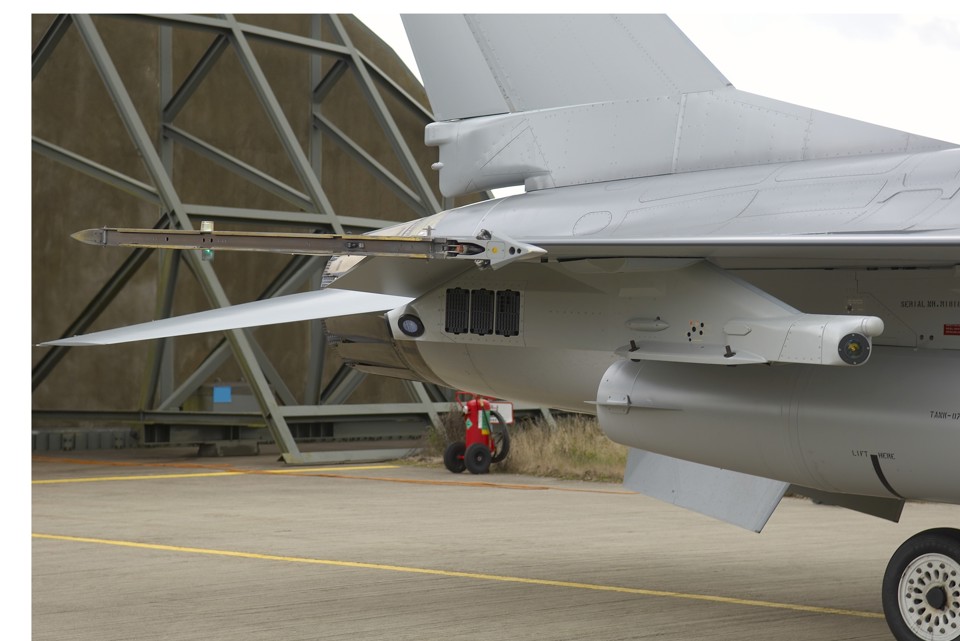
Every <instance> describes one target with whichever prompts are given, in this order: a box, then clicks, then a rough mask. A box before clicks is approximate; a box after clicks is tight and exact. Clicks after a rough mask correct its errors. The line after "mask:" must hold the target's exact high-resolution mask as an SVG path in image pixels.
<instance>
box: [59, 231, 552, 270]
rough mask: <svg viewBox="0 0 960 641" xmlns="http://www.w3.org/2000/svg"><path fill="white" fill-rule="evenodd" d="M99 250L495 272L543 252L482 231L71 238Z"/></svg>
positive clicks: (93, 234)
mask: <svg viewBox="0 0 960 641" xmlns="http://www.w3.org/2000/svg"><path fill="white" fill-rule="evenodd" d="M72 237H73V238H75V239H76V240H79V241H80V242H82V243H87V244H88V245H99V246H101V247H149V248H154V249H196V250H200V251H201V252H203V254H202V255H203V258H204V260H210V259H211V258H212V255H213V252H215V251H252V252H272V253H280V254H309V255H315V256H344V255H348V256H390V257H394V258H420V259H425V260H435V259H469V260H473V261H474V262H475V263H476V265H477V266H478V267H480V268H481V269H483V268H487V267H490V268H493V269H497V268H498V267H501V266H503V265H505V264H507V263H510V262H513V261H516V260H528V259H532V258H539V257H541V256H543V255H544V254H546V251H545V250H543V249H541V248H539V247H536V246H534V245H529V244H527V243H520V242H517V241H514V240H511V239H509V238H505V237H503V236H497V235H495V234H493V233H491V232H489V231H487V230H482V231H481V233H480V234H479V235H478V236H477V238H475V239H470V240H457V239H451V238H437V237H433V236H365V235H349V234H296V233H260V232H245V231H214V229H213V223H212V222H211V221H203V222H202V223H201V225H200V229H199V230H183V229H169V230H164V229H159V230H158V229H130V228H111V227H103V228H100V229H85V230H83V231H78V232H77V233H75V234H73V236H72Z"/></svg>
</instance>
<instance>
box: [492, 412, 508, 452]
mask: <svg viewBox="0 0 960 641" xmlns="http://www.w3.org/2000/svg"><path fill="white" fill-rule="evenodd" d="M490 416H492V417H493V418H495V419H497V422H496V425H497V427H496V428H494V423H493V422H492V421H491V422H490V431H491V432H492V433H493V446H494V447H493V449H494V451H495V452H496V453H495V454H494V455H493V456H492V457H491V458H490V462H491V463H499V462H500V461H502V460H503V459H505V458H507V454H509V453H510V432H508V431H507V422H506V421H505V420H503V417H502V416H501V415H500V412H497V411H495V410H491V411H490Z"/></svg>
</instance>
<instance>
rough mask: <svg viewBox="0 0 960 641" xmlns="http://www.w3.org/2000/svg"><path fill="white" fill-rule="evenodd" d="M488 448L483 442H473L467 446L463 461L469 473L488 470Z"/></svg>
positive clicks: (484, 472)
mask: <svg viewBox="0 0 960 641" xmlns="http://www.w3.org/2000/svg"><path fill="white" fill-rule="evenodd" d="M490 459H491V456H490V448H489V447H487V446H486V445H484V444H483V443H474V444H473V445H471V446H470V447H468V448H467V452H466V454H464V455H463V462H464V464H466V466H467V470H468V471H469V472H470V473H471V474H486V473H487V472H489V471H490Z"/></svg>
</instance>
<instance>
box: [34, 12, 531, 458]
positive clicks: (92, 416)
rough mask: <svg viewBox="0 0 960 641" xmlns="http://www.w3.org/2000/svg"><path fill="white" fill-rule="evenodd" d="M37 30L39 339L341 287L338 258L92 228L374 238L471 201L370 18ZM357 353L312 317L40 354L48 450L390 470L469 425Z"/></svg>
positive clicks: (42, 428)
mask: <svg viewBox="0 0 960 641" xmlns="http://www.w3.org/2000/svg"><path fill="white" fill-rule="evenodd" d="M32 28H33V44H34V50H33V59H32V75H33V86H32V90H33V91H32V93H33V95H32V111H33V114H32V115H33V119H32V120H33V132H32V133H33V151H34V153H33V166H32V170H33V171H32V197H33V229H32V232H33V235H32V266H33V272H32V279H33V281H32V292H33V294H32V296H33V300H32V309H33V319H32V331H33V336H32V338H33V339H34V343H38V342H41V341H43V340H49V339H51V338H57V337H65V336H72V335H74V334H80V333H85V332H89V331H96V330H98V329H105V328H109V327H117V326H121V325H127V324H132V323H138V322H144V321H148V320H152V319H157V318H165V317H168V316H171V315H181V314H185V313H190V312H194V311H201V310H203V309H209V308H211V307H222V306H225V305H229V304H231V303H239V302H246V301H251V300H256V299H264V298H270V297H274V296H280V295H284V294H289V293H293V292H297V291H304V290H307V289H317V288H319V287H321V286H322V284H323V273H324V267H325V265H326V258H323V257H316V256H314V257H311V256H294V257H284V256H278V255H261V254H257V255H253V254H249V253H246V252H238V253H234V254H230V253H228V254H217V255H216V256H215V257H214V259H213V260H212V261H211V260H205V259H204V257H203V256H201V255H200V254H199V252H196V251H171V250H154V249H132V250H130V249H100V248H92V247H89V246H86V245H82V244H81V243H78V242H76V241H74V240H72V239H71V238H70V235H71V234H72V233H74V232H76V231H78V230H81V229H86V228H95V227H102V226H111V227H154V228H158V229H197V228H199V227H200V223H201V222H202V221H210V222H212V223H213V224H214V225H215V226H216V228H217V229H224V230H266V229H270V230H274V231H298V232H303V231H313V232H317V233H337V234H342V233H362V232H366V231H369V230H373V229H377V228H381V227H385V226H387V225H390V224H392V223H395V222H397V221H404V220H411V219H414V218H419V217H423V216H427V215H430V214H432V213H435V212H438V211H441V210H442V209H446V208H449V207H452V206H455V205H460V204H465V203H466V202H469V200H462V202H456V203H454V202H452V201H450V200H446V201H445V200H444V199H443V198H442V197H440V196H439V195H438V194H439V191H438V187H437V181H436V176H435V174H434V172H432V171H431V170H430V165H431V164H432V163H434V162H436V151H435V150H432V149H427V148H426V147H425V146H424V145H423V127H424V126H425V125H426V124H427V123H429V122H431V121H432V116H431V113H430V109H429V105H428V103H427V100H426V97H425V94H424V92H423V89H422V87H421V86H420V84H419V82H418V81H417V80H416V78H415V77H414V76H413V75H412V74H411V73H410V72H409V70H408V69H407V68H406V67H405V66H404V65H403V63H402V62H401V61H400V60H399V58H397V57H396V55H395V54H394V53H393V51H392V50H391V49H390V48H389V47H387V46H386V45H385V44H384V43H383V42H382V41H380V39H379V38H377V37H376V36H375V35H374V34H373V33H372V32H371V31H370V30H369V29H367V28H366V27H365V26H364V25H363V24H362V23H361V22H359V21H358V20H357V19H356V18H354V17H353V16H340V15H257V16H233V15H220V16H199V15H188V16H166V15H137V16H133V15H124V16H108V15H97V16H91V15H56V16H42V15H34V16H33V22H32ZM488 196H489V194H480V195H478V197H481V198H482V197H488ZM357 322H376V321H374V320H372V319H370V320H364V319H362V318H358V320H357ZM338 340H340V339H338V337H336V336H328V333H327V332H326V328H325V325H324V324H323V322H321V321H312V322H304V323H292V324H283V325H277V326H270V327H265V328H261V329H258V330H256V331H230V332H226V333H225V334H220V333H216V334H209V335H200V336H189V337H182V338H177V339H167V340H158V341H153V342H151V343H149V344H139V343H135V344H130V345H120V346H113V347H109V348H94V349H83V350H78V349H69V348H65V347H53V348H35V349H34V356H33V422H34V450H35V451H36V450H61V449H74V448H75V449H84V448H91V449H93V448H102V447H128V446H161V445H180V444H187V443H190V444H195V443H196V444H200V445H201V448H203V447H208V448H213V451H214V452H216V453H223V452H225V451H227V450H228V449H229V448H231V447H232V448H234V449H235V450H237V451H240V450H242V449H243V447H244V446H245V444H247V445H249V444H250V443H251V442H253V443H256V442H260V441H269V440H272V441H273V442H275V443H276V445H277V446H278V447H279V449H280V451H281V453H282V454H283V456H284V459H285V460H286V461H287V462H288V463H310V462H319V461H332V460H349V459H350V457H351V453H350V452H344V451H343V450H344V449H347V450H350V449H352V448H353V446H351V445H348V444H349V443H361V442H362V443H364V447H365V448H367V449H366V452H365V453H364V454H363V457H370V456H371V455H375V454H383V455H389V454H391V453H393V452H394V450H395V446H393V445H391V443H392V442H394V441H397V442H399V441H402V440H403V439H404V438H406V437H409V436H416V435H419V434H421V433H422V430H423V427H424V426H425V425H428V424H430V423H433V424H437V423H438V422H439V420H440V415H441V414H442V413H444V412H446V411H448V410H449V409H450V406H451V405H450V401H451V398H452V396H451V390H446V389H443V388H439V387H436V386H433V385H425V384H422V383H419V382H415V381H401V380H397V379H388V378H383V377H377V376H372V375H366V374H364V373H362V372H359V371H357V370H355V369H352V368H350V367H349V366H348V365H347V364H346V363H345V362H344V359H343V358H340V356H339V355H338V353H337V351H338V350H337V349H336V347H337V344H338ZM330 345H332V346H333V347H334V348H335V349H330V350H328V349H327V348H328V346H330ZM547 416H548V417H549V414H547ZM110 425H113V426H120V427H118V428H116V429H114V430H112V431H111V430H105V429H104V428H103V426H110ZM61 426H69V429H60V428H61ZM92 427H96V428H97V429H95V430H93V429H89V428H92ZM264 428H267V429H268V430H269V433H265V432H264ZM307 442H309V443H314V444H315V443H321V444H328V445H329V447H326V446H325V447H320V448H313V449H320V450H321V451H301V448H300V444H302V443H307ZM358 447H359V446H358ZM371 447H380V448H382V451H381V450H373V452H371V450H370V448H371ZM331 449H334V450H339V451H338V452H333V451H330V450H331Z"/></svg>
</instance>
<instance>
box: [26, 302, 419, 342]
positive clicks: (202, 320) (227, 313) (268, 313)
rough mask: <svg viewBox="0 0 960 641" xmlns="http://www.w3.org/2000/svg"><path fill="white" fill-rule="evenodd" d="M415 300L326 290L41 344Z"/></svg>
mask: <svg viewBox="0 0 960 641" xmlns="http://www.w3.org/2000/svg"><path fill="white" fill-rule="evenodd" d="M411 300H412V299H411V298H409V297H406V296H390V295H386V294H374V293H370V292H354V291H348V290H341V289H323V290H320V291H313V292H304V293H301V294H291V295H289V296H281V297H278V298H268V299H265V300H258V301H254V302H252V303H243V304H241V305H233V306H231V307H223V308H220V309H212V310H208V311H203V312H197V313H195V314H186V315H184V316H176V317H173V318H165V319H163V320H156V321H152V322H149V323H141V324H139V325H130V326H127V327H119V328H117V329H108V330H105V331H102V332H94V333H92V334H85V335H83V336H74V337H69V338H61V339H59V340H55V341H48V342H46V343H41V345H44V346H58V345H59V346H65V347H74V346H80V345H112V344H115V343H129V342H131V341H141V340H147V339H152V338H168V337H172V336H184V335H186V334H198V333H201V332H213V331H218V330H229V329H242V328H246V327H257V326H260V325H273V324H276V323H289V322H293V321H303V320H314V319H319V318H332V317H335V316H350V315H351V314H363V313H366V312H382V311H387V310H390V309H393V308H394V307H398V306H400V305H404V304H406V303H408V302H410V301H411Z"/></svg>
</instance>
